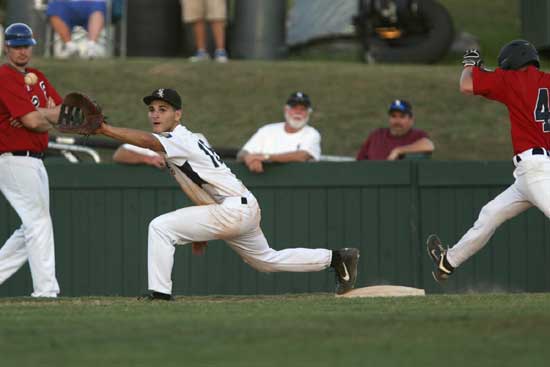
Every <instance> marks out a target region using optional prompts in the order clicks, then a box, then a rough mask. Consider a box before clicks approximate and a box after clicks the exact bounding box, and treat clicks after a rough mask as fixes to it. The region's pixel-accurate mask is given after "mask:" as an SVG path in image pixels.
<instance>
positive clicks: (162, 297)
mask: <svg viewBox="0 0 550 367" xmlns="http://www.w3.org/2000/svg"><path fill="white" fill-rule="evenodd" d="M138 300H139V301H174V300H175V298H174V296H172V295H171V294H166V293H160V292H155V291H153V292H151V293H147V294H144V295H143V296H140V297H138Z"/></svg>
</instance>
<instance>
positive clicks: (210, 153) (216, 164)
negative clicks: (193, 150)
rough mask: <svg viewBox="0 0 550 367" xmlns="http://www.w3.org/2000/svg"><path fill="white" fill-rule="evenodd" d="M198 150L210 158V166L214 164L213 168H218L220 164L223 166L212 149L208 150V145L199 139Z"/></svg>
mask: <svg viewBox="0 0 550 367" xmlns="http://www.w3.org/2000/svg"><path fill="white" fill-rule="evenodd" d="M199 148H200V149H201V150H202V151H203V152H204V153H205V154H206V155H207V156H208V157H210V160H211V161H212V164H214V167H216V168H218V167H219V166H220V164H223V161H222V160H221V158H220V156H219V155H218V153H216V152H215V151H214V149H212V148H210V147H209V146H208V145H206V144H205V142H204V141H202V140H200V139H199Z"/></svg>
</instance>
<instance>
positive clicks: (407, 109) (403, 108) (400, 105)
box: [388, 99, 413, 116]
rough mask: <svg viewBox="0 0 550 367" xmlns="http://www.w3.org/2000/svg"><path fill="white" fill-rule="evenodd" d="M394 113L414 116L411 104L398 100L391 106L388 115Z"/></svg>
mask: <svg viewBox="0 0 550 367" xmlns="http://www.w3.org/2000/svg"><path fill="white" fill-rule="evenodd" d="M394 111H398V112H403V113H406V114H407V115H410V116H412V114H413V113H412V106H411V104H410V103H409V102H407V101H405V100H403V99H396V100H395V101H393V102H392V103H391V104H390V108H389V110H388V113H392V112H394Z"/></svg>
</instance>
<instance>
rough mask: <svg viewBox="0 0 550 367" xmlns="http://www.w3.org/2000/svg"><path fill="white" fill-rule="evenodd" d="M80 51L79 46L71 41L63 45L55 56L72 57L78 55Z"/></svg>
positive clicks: (59, 57) (60, 57)
mask: <svg viewBox="0 0 550 367" xmlns="http://www.w3.org/2000/svg"><path fill="white" fill-rule="evenodd" d="M79 53H80V50H79V49H78V46H77V44H76V43H74V42H73V41H69V42H67V43H65V44H64V45H63V47H62V48H61V50H59V51H58V52H57V53H56V55H55V57H57V58H58V59H68V58H70V57H76V56H78V54H79Z"/></svg>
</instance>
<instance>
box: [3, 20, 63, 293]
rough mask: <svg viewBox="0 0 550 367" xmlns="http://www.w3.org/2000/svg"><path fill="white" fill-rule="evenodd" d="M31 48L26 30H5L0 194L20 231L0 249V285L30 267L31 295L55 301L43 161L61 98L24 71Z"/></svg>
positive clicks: (36, 72)
mask: <svg viewBox="0 0 550 367" xmlns="http://www.w3.org/2000/svg"><path fill="white" fill-rule="evenodd" d="M34 45H36V41H35V39H34V37H33V33H32V29H31V28H30V27H29V26H28V25H26V24H24V23H14V24H11V25H10V26H9V27H7V28H6V31H5V33H4V51H5V52H6V61H7V62H6V63H5V64H4V65H2V66H0V192H2V194H3V195H4V196H5V197H6V199H7V201H8V202H9V203H10V204H11V206H12V207H13V208H14V209H15V211H16V212H17V214H18V215H19V217H20V218H21V227H20V228H19V229H17V230H16V231H15V232H13V234H12V235H11V236H10V238H9V239H8V240H7V241H6V242H5V243H4V245H3V246H2V247H1V248H0V285H1V284H2V283H4V281H6V280H7V279H8V278H9V277H11V276H12V275H13V274H14V273H15V272H16V271H17V270H18V269H20V268H21V267H22V266H23V265H24V264H25V263H26V262H28V263H29V267H30V270H31V275H32V284H33V293H32V296H33V297H48V298H53V297H57V294H58V293H59V285H58V283H57V279H56V276H55V254H54V237H53V226H52V220H51V217H50V203H49V184H48V174H47V172H46V169H45V168H44V164H43V163H42V158H43V157H44V151H45V150H46V148H47V147H48V132H47V131H48V130H49V129H50V128H51V127H52V125H51V124H52V123H55V122H56V121H57V118H58V116H59V105H60V104H61V97H60V96H59V94H58V93H57V91H56V90H55V88H54V87H53V86H52V85H51V84H50V82H49V81H48V79H46V77H45V76H44V74H42V73H41V72H40V71H39V70H37V69H34V68H30V67H28V63H29V62H30V59H31V56H32V46H34Z"/></svg>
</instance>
